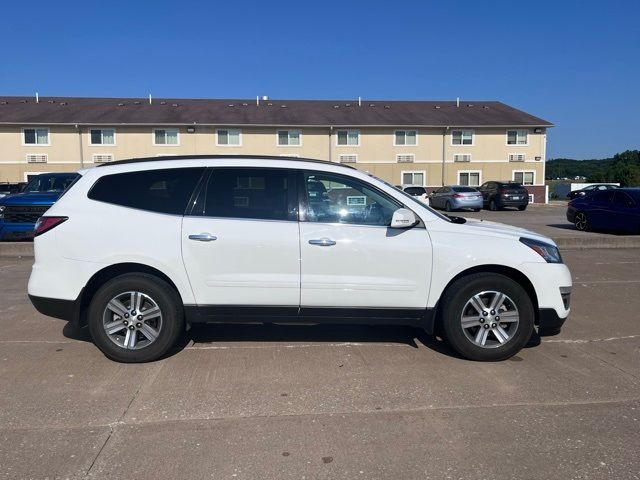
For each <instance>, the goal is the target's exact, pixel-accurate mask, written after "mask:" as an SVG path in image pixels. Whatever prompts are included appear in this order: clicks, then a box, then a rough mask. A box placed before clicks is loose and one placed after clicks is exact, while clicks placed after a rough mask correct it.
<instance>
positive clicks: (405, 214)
mask: <svg viewBox="0 0 640 480" xmlns="http://www.w3.org/2000/svg"><path fill="white" fill-rule="evenodd" d="M417 224H418V219H417V218H416V215H415V214H414V213H413V212H412V211H411V210H409V209H408V208H399V209H398V210H396V211H395V212H393V217H391V225H390V227H391V228H411V227H415V226H416V225H417Z"/></svg>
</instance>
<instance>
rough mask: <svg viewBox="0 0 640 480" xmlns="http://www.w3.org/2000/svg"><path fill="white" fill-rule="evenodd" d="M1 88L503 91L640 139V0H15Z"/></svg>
mask: <svg viewBox="0 0 640 480" xmlns="http://www.w3.org/2000/svg"><path fill="white" fill-rule="evenodd" d="M2 17H3V22H2V28H1V29H0V45H1V47H0V52H1V55H0V95H31V94H33V93H34V92H35V91H38V92H40V94H41V95H59V96H62V95H68V96H146V95H148V94H149V93H150V92H151V93H153V95H155V96H167V97H209V98H238V97H240V98H255V96H256V95H258V94H261V95H262V94H264V95H270V96H271V97H272V98H287V99H291V98H318V99H328V98H331V99H348V98H351V99H353V98H357V97H358V96H362V97H363V98H377V99H381V98H384V99H425V100H428V99H437V100H440V99H455V97H457V96H460V97H461V98H462V99H469V100H500V101H503V102H505V103H508V104H510V105H513V106H515V107H518V108H521V109H523V110H526V111H527V112H530V113H532V114H534V115H537V116H540V117H542V118H544V119H546V120H549V121H551V122H553V123H555V124H556V125H557V127H555V128H553V129H552V130H551V132H550V134H549V148H548V157H549V158H554V157H560V156H564V157H571V158H594V157H605V156H609V155H612V154H614V153H616V152H619V151H622V150H625V149H633V148H640V93H639V87H640V23H639V18H640V0H610V1H607V2H603V1H599V2H595V1H573V0H555V1H547V0H536V1H530V2H515V1H491V0H485V1H479V0H460V1H455V2H454V1H446V0H440V1H430V0H429V1H426V0H425V1H402V2H398V1H396V2H391V1H388V2H387V1H384V2H383V1H349V0H342V1H333V0H328V1H327V0H324V1H299V2H266V1H264V2H257V1H256V2H252V1H240V0H234V1H226V2H222V1H197V0H191V1H183V2H180V1H176V0H172V1H164V0H155V1H153V2H142V1H135V0H131V1H120V0H112V1H110V2H87V1H60V2H58V1H40V0H36V1H33V0H32V1H28V2H24V1H23V2H6V3H5V4H3V8H2Z"/></svg>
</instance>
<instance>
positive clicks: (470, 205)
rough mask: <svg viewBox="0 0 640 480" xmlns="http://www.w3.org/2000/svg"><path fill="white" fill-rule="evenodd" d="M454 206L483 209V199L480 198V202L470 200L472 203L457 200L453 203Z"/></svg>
mask: <svg viewBox="0 0 640 480" xmlns="http://www.w3.org/2000/svg"><path fill="white" fill-rule="evenodd" d="M453 205H454V207H455V208H482V197H481V198H479V199H478V200H470V201H464V200H458V199H455V200H454V201H453Z"/></svg>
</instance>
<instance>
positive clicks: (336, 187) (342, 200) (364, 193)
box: [304, 172, 402, 226]
mask: <svg viewBox="0 0 640 480" xmlns="http://www.w3.org/2000/svg"><path fill="white" fill-rule="evenodd" d="M304 178H305V190H306V196H307V202H308V207H307V215H306V220H307V221H308V222H319V223H345V224H352V225H375V226H389V225H390V224H391V217H392V216H393V212H395V211H396V210H397V209H398V208H400V207H401V206H402V205H401V204H400V203H399V202H397V201H396V200H394V199H392V198H390V197H388V196H386V195H385V194H383V193H381V192H379V191H378V190H376V189H374V188H372V187H370V186H368V185H367V184H366V183H364V182H361V181H359V180H356V179H353V178H349V177H344V176H342V175H334V174H330V173H321V172H306V173H305V176H304Z"/></svg>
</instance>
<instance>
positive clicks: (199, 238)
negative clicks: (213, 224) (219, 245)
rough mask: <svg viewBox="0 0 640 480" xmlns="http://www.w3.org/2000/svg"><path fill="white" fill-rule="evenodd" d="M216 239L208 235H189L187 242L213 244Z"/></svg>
mask: <svg viewBox="0 0 640 480" xmlns="http://www.w3.org/2000/svg"><path fill="white" fill-rule="evenodd" d="M217 239H218V237H216V236H215V235H211V234H210V233H192V234H191V235H189V240H197V241H198V242H213V241H214V240H217Z"/></svg>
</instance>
